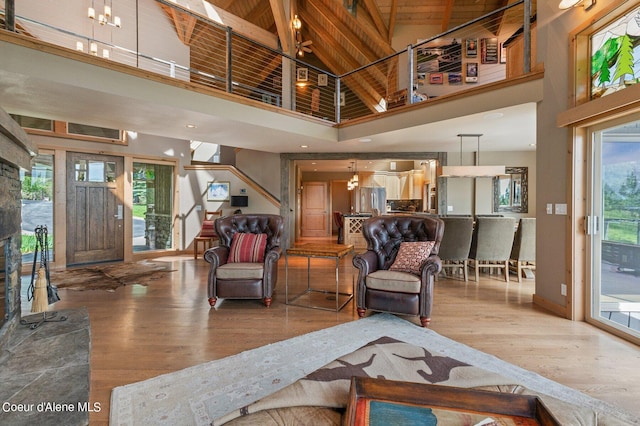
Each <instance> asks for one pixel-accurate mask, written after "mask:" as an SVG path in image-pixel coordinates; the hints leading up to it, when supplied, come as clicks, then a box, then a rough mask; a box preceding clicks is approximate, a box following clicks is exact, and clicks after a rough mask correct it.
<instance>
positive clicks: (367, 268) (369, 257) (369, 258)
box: [352, 250, 378, 277]
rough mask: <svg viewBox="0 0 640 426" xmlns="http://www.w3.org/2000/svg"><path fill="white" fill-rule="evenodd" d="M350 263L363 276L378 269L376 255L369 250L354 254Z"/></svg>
mask: <svg viewBox="0 0 640 426" xmlns="http://www.w3.org/2000/svg"><path fill="white" fill-rule="evenodd" d="M352 263H353V266H355V267H356V268H357V269H358V270H359V271H360V274H362V275H363V276H364V277H366V276H367V275H369V274H370V273H372V272H375V271H377V270H378V256H377V255H376V253H375V252H373V251H371V250H367V251H365V252H364V253H358V254H356V255H354V256H353V260H352Z"/></svg>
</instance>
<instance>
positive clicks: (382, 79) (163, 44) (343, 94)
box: [0, 0, 529, 123]
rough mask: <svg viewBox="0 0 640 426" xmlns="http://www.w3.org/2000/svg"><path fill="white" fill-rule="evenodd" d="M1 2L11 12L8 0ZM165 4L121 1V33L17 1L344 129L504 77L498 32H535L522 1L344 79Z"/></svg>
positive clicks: (189, 73) (274, 44) (105, 48)
mask: <svg viewBox="0 0 640 426" xmlns="http://www.w3.org/2000/svg"><path fill="white" fill-rule="evenodd" d="M0 3H2V7H3V9H2V13H3V14H4V0H2V1H1V2H0ZM156 3H157V4H158V6H159V7H158V8H144V9H139V8H137V2H118V3H117V4H116V5H117V10H115V6H114V13H116V12H117V13H118V17H119V18H120V20H121V26H120V27H116V26H115V25H109V24H107V25H100V24H99V23H98V22H97V20H91V19H89V18H88V17H87V15H86V10H74V11H73V13H71V12H70V11H64V19H63V18H61V16H60V15H57V14H55V13H39V12H38V11H33V10H31V11H30V10H26V9H25V10H23V11H21V9H20V3H19V2H18V3H17V5H16V9H17V10H16V19H15V22H16V31H17V32H21V33H23V34H25V35H29V36H32V37H34V38H37V39H39V40H41V41H43V42H46V43H51V44H54V45H57V46H62V47H66V48H69V49H75V50H82V51H83V52H85V53H87V54H92V55H94V56H98V57H102V58H104V59H105V60H109V61H114V62H119V63H123V64H127V65H130V66H134V67H137V68H140V69H143V70H145V71H149V72H153V73H156V74H160V75H164V76H169V77H171V78H175V79H179V80H183V81H189V82H191V83H194V84H197V85H201V86H203V87H207V88H213V89H216V90H221V91H225V92H228V93H233V94H236V95H239V96H242V97H244V98H248V99H252V100H255V101H258V102H262V103H264V104H268V105H272V106H274V107H278V108H284V109H287V110H291V111H296V112H299V113H303V114H306V115H309V116H313V117H316V118H318V119H321V120H325V121H327V122H330V123H341V122H346V121H348V120H352V119H356V118H362V117H368V116H373V115H377V114H381V113H384V112H386V111H388V110H392V109H394V108H397V107H399V106H403V105H410V104H412V103H416V102H424V101H426V102H428V101H429V100H432V99H435V98H438V97H441V96H444V95H448V94H451V93H456V92H460V91H464V90H466V89H469V88H472V87H477V86H478V85H482V84H486V83H490V82H495V81H499V80H502V79H505V78H506V70H505V68H506V64H505V63H506V58H505V57H504V50H505V49H504V45H503V43H504V42H505V41H506V38H505V36H502V35H501V36H500V38H499V37H498V36H497V35H496V34H514V33H516V31H519V30H521V29H522V28H523V27H524V28H525V30H526V29H527V28H528V26H526V25H524V21H525V20H528V19H529V14H528V13H526V7H525V5H528V4H529V1H528V0H527V1H526V2H525V1H524V0H520V1H518V2H516V3H514V4H512V5H509V6H506V7H503V8H500V9H498V10H496V11H494V12H492V13H490V14H487V15H484V16H482V17H480V18H477V19H474V20H473V21H471V22H468V23H466V24H464V25H461V26H459V27H456V28H454V29H452V30H450V31H447V32H445V33H442V34H438V35H437V36H435V37H430V38H428V39H426V40H422V41H420V42H418V43H416V44H415V45H410V46H408V47H407V49H405V50H403V51H400V52H397V53H395V54H393V55H390V56H388V57H385V58H381V59H379V60H377V61H375V62H373V63H370V64H367V65H364V66H362V67H360V68H357V69H355V70H352V71H349V72H347V73H345V74H343V75H340V76H337V75H334V74H332V73H331V72H329V71H326V70H323V69H321V68H318V67H316V66H314V65H311V64H309V63H307V62H305V61H303V60H301V59H300V58H297V57H294V56H293V57H292V56H290V55H287V54H285V53H283V52H281V51H280V50H279V49H278V47H279V46H278V41H277V39H276V37H275V36H274V35H273V34H270V33H266V32H265V40H261V41H260V42H258V41H255V40H252V39H250V38H248V37H247V36H245V35H242V34H239V33H237V32H234V31H233V29H232V28H230V27H227V26H223V25H221V24H219V23H217V22H215V21H214V20H212V19H209V18H207V17H204V16H202V15H200V14H198V13H195V12H193V11H191V10H188V9H184V8H182V7H180V6H179V5H176V4H175V3H173V2H171V1H167V0H156ZM40 12H42V11H40ZM25 13H28V14H29V15H30V16H25ZM76 15H77V16H76ZM524 56H525V57H529V55H528V54H525V55H524ZM523 68H524V69H525V70H526V69H527V65H526V64H525V65H524V67H523Z"/></svg>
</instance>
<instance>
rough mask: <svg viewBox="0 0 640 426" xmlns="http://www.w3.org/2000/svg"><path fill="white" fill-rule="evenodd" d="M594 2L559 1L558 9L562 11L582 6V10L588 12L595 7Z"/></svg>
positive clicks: (593, 0)
mask: <svg viewBox="0 0 640 426" xmlns="http://www.w3.org/2000/svg"><path fill="white" fill-rule="evenodd" d="M595 4H596V0H561V1H560V4H559V5H558V7H559V8H560V9H562V10H565V9H571V8H572V7H577V6H582V7H584V10H585V11H586V10H589V9H591V8H592V7H593V6H595Z"/></svg>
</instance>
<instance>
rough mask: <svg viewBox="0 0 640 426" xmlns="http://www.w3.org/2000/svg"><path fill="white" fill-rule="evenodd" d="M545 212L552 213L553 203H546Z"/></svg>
mask: <svg viewBox="0 0 640 426" xmlns="http://www.w3.org/2000/svg"><path fill="white" fill-rule="evenodd" d="M547 214H553V204H551V203H549V204H547Z"/></svg>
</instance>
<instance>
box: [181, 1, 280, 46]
mask: <svg viewBox="0 0 640 426" xmlns="http://www.w3.org/2000/svg"><path fill="white" fill-rule="evenodd" d="M173 2H174V4H175V7H177V8H182V9H185V10H186V11H189V12H191V13H197V14H199V15H202V16H204V17H207V18H208V19H211V20H212V21H214V22H217V23H218V24H220V25H223V26H226V27H231V28H233V31H235V32H236V33H238V34H242V35H244V36H245V37H248V38H250V39H251V40H260V42H261V43H262V44H264V45H265V46H269V47H271V48H272V49H277V48H278V36H276V35H275V34H273V33H270V32H269V31H267V30H265V29H262V28H260V27H259V26H257V25H254V24H252V23H251V22H248V21H246V20H244V19H242V18H240V17H238V16H236V15H233V14H231V13H229V12H227V11H225V10H224V9H222V8H221V7H218V6H214V5H213V4H211V3H209V2H203V1H202V0H173ZM203 3H206V5H204V4H203Z"/></svg>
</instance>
